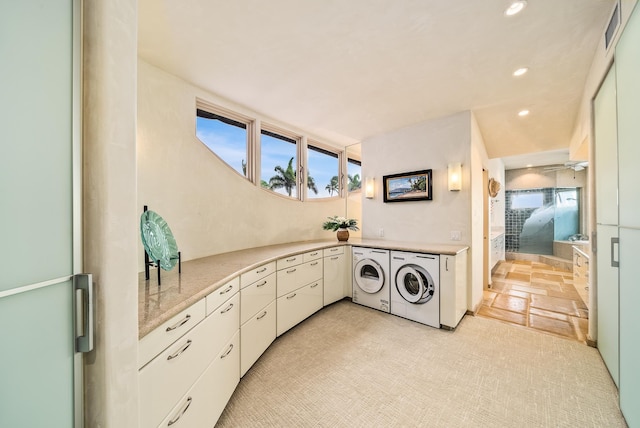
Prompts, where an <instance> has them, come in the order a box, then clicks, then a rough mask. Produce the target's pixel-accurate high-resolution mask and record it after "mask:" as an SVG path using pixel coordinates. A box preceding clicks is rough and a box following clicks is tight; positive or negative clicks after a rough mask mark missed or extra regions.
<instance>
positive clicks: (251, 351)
mask: <svg viewBox="0 0 640 428" xmlns="http://www.w3.org/2000/svg"><path fill="white" fill-rule="evenodd" d="M240 337H241V342H240V343H241V347H240V354H241V357H240V376H244V375H245V373H247V371H248V370H249V369H250V368H251V366H252V365H253V363H255V362H256V360H257V359H258V358H260V355H262V353H263V352H264V351H265V350H266V349H267V348H268V347H269V345H271V343H272V342H273V341H274V340H275V338H276V302H275V300H274V301H273V302H271V304H270V305H268V306H267V307H265V308H264V309H262V310H261V311H260V312H258V313H257V314H256V315H254V316H253V317H252V318H251V319H250V320H249V321H247V322H246V323H245V324H243V325H242V327H241V336H240Z"/></svg>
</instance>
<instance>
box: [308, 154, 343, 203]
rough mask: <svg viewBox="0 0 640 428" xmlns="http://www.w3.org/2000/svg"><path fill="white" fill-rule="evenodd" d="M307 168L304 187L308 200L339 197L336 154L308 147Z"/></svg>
mask: <svg viewBox="0 0 640 428" xmlns="http://www.w3.org/2000/svg"><path fill="white" fill-rule="evenodd" d="M307 167H308V174H307V181H306V186H307V196H308V197H309V199H314V198H329V197H332V196H340V180H339V179H338V170H339V165H338V154H337V153H333V152H330V151H328V150H324V149H321V148H319V147H315V146H308V150H307Z"/></svg>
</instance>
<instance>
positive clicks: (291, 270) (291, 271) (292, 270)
mask: <svg viewBox="0 0 640 428" xmlns="http://www.w3.org/2000/svg"><path fill="white" fill-rule="evenodd" d="M295 271H296V268H293V269H289V270H288V271H287V273H294V272H295Z"/></svg>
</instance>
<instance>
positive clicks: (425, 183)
mask: <svg viewBox="0 0 640 428" xmlns="http://www.w3.org/2000/svg"><path fill="white" fill-rule="evenodd" d="M382 182H383V186H384V201H385V202H408V201H430V200H431V199H432V193H431V187H432V186H431V170H430V169H425V170H422V171H411V172H404V173H402V174H392V175H385V176H383V177H382Z"/></svg>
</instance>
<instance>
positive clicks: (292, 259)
mask: <svg viewBox="0 0 640 428" xmlns="http://www.w3.org/2000/svg"><path fill="white" fill-rule="evenodd" d="M295 259H296V258H295V257H291V258H290V259H287V261H288V262H292V261H294V260H295Z"/></svg>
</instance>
